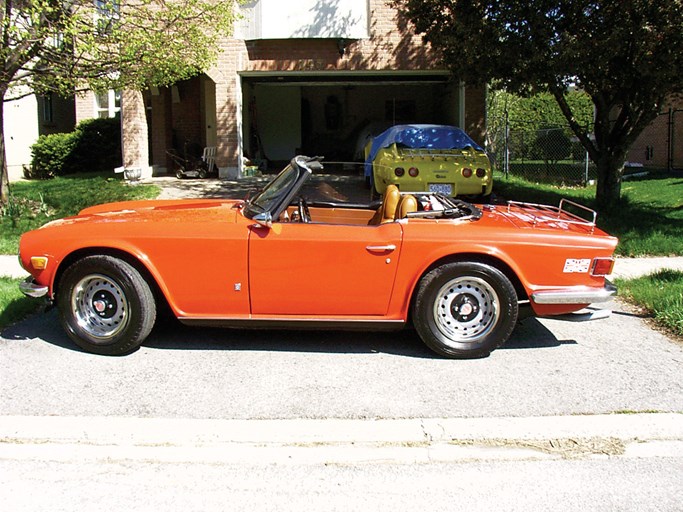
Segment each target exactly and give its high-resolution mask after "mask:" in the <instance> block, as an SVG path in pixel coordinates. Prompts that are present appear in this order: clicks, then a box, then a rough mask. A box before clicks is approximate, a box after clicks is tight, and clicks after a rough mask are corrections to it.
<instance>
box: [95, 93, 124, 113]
mask: <svg viewBox="0 0 683 512" xmlns="http://www.w3.org/2000/svg"><path fill="white" fill-rule="evenodd" d="M95 112H96V113H97V117H100V118H102V117H116V116H118V115H119V113H120V112H121V91H114V90H112V89H110V90H108V91H105V92H98V93H96V94H95Z"/></svg>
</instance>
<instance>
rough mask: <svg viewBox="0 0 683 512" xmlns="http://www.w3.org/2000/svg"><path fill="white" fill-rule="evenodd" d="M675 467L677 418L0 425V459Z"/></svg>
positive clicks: (104, 420) (680, 431)
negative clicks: (618, 461)
mask: <svg viewBox="0 0 683 512" xmlns="http://www.w3.org/2000/svg"><path fill="white" fill-rule="evenodd" d="M596 457H627V458H645V457H683V414H676V413H652V414H646V413H643V414H610V415H592V416H549V417H531V418H430V419H390V420H344V419H323V420H313V419H292V420H217V419H216V420H212V419H165V418H125V417H33V416H2V417H0V458H2V459H14V460H17V459H20V460H27V459H28V460H58V461H83V460H93V461H98V460H144V461H158V462H167V463H180V462H185V463H212V464H235V463H254V461H258V463H296V464H331V463H332V464H334V463H337V464H355V463H377V462H389V463H431V462H451V461H462V460H537V459H562V458H564V459H567V458H571V459H576V458H596Z"/></svg>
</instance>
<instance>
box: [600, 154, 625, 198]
mask: <svg viewBox="0 0 683 512" xmlns="http://www.w3.org/2000/svg"><path fill="white" fill-rule="evenodd" d="M595 164H596V166H597V168H598V186H597V190H596V193H595V200H596V202H597V205H598V207H599V208H601V209H606V210H611V209H613V208H616V206H617V205H618V204H619V201H620V199H621V176H622V174H623V171H624V159H623V158H613V157H609V156H603V157H601V158H599V159H598V160H597V161H596V162H595Z"/></svg>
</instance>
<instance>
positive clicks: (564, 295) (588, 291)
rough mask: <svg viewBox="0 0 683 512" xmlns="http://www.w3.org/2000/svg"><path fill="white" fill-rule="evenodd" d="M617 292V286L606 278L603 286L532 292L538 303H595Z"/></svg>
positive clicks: (533, 298)
mask: <svg viewBox="0 0 683 512" xmlns="http://www.w3.org/2000/svg"><path fill="white" fill-rule="evenodd" d="M616 294H617V287H616V286H614V285H613V284H612V283H610V282H609V281H607V280H605V286H604V287H603V288H591V287H590V286H573V287H568V288H561V289H558V290H542V291H538V292H534V293H532V294H531V300H533V301H534V302H535V303H536V304H593V303H596V302H607V301H608V300H610V299H611V298H612V297H614V296H615V295H616Z"/></svg>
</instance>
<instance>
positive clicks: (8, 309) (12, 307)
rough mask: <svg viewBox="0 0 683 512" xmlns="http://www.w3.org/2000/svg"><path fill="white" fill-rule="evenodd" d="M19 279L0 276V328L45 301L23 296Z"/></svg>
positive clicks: (32, 310)
mask: <svg viewBox="0 0 683 512" xmlns="http://www.w3.org/2000/svg"><path fill="white" fill-rule="evenodd" d="M20 281H21V279H13V278H10V277H0V329H2V328H3V327H6V326H8V325H10V324H13V323H15V322H18V321H19V320H22V319H24V318H25V317H27V316H28V315H30V314H31V313H33V312H35V311H38V310H39V309H40V308H41V307H42V306H43V305H44V304H45V302H44V301H42V300H39V299H30V298H28V297H25V296H24V295H23V294H22V293H21V292H20V291H19V282H20Z"/></svg>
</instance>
